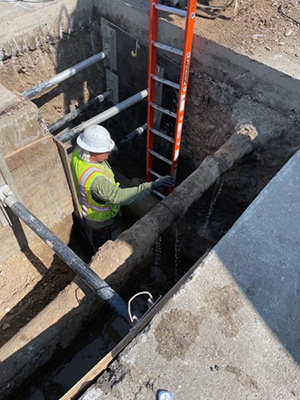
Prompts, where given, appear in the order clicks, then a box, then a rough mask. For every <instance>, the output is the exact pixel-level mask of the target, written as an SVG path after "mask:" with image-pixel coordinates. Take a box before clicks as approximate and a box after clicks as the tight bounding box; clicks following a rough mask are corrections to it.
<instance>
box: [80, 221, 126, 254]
mask: <svg viewBox="0 0 300 400" xmlns="http://www.w3.org/2000/svg"><path fill="white" fill-rule="evenodd" d="M118 228H119V218H114V221H113V223H111V224H110V225H106V226H104V227H101V224H99V225H98V226H97V224H94V223H93V224H89V221H86V220H85V229H86V233H87V236H88V239H89V241H90V243H91V244H92V246H93V248H94V251H95V252H96V251H97V250H98V249H99V247H101V246H102V245H103V244H104V243H106V242H107V241H108V240H112V233H113V232H114V231H117V229H118Z"/></svg>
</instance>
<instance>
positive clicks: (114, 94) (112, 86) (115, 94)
mask: <svg viewBox="0 0 300 400" xmlns="http://www.w3.org/2000/svg"><path fill="white" fill-rule="evenodd" d="M106 90H110V96H109V99H110V100H111V101H112V102H113V104H114V105H116V104H118V103H119V78H118V76H117V75H116V74H114V73H113V72H111V71H110V70H109V69H107V70H106Z"/></svg>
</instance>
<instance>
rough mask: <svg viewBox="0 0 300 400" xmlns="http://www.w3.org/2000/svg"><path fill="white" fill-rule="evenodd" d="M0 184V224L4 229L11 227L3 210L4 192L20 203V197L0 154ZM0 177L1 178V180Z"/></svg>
mask: <svg viewBox="0 0 300 400" xmlns="http://www.w3.org/2000/svg"><path fill="white" fill-rule="evenodd" d="M0 173H1V174H0V181H1V182H0V184H1V183H3V185H2V186H1V187H0V209H1V211H2V212H0V223H1V224H2V225H3V226H4V227H5V226H8V225H10V226H12V223H11V220H10V219H9V216H8V214H7V212H6V210H5V207H6V204H5V201H4V200H5V197H7V195H6V192H7V193H9V195H10V194H13V196H15V198H16V199H17V201H21V197H20V195H19V193H18V190H17V188H16V186H15V183H14V180H13V176H12V174H11V172H10V170H9V167H8V165H7V162H6V160H5V158H4V157H3V155H2V154H0ZM1 175H2V178H1ZM4 183H5V184H4Z"/></svg>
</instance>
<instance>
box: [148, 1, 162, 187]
mask: <svg viewBox="0 0 300 400" xmlns="http://www.w3.org/2000/svg"><path fill="white" fill-rule="evenodd" d="M158 1H159V0H150V15H149V47H148V101H147V150H146V181H147V182H149V181H152V176H151V174H150V172H149V169H152V163H153V157H152V154H150V152H149V150H152V149H153V133H152V132H151V131H150V128H152V127H153V126H154V108H153V107H151V103H155V81H154V79H152V78H151V75H152V74H153V75H155V74H156V59H157V49H156V47H154V46H153V44H152V42H153V41H157V32H158V10H157V9H156V8H155V7H154V6H153V4H158Z"/></svg>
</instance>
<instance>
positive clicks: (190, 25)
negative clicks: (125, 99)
mask: <svg viewBox="0 0 300 400" xmlns="http://www.w3.org/2000/svg"><path fill="white" fill-rule="evenodd" d="M196 7H197V0H189V3H188V9H187V16H186V25H185V38H184V49H183V57H182V64H181V73H180V88H179V93H178V103H177V118H176V124H175V135H174V140H175V143H174V146H173V154H172V167H171V176H172V177H173V178H174V180H176V173H177V167H178V157H179V152H180V144H181V133H182V125H183V118H184V110H185V103H186V96H187V86H188V79H189V72H190V64H191V58H192V44H193V34H194V25H195V16H196ZM172 190H173V187H172V186H170V189H169V193H171V192H172Z"/></svg>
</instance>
